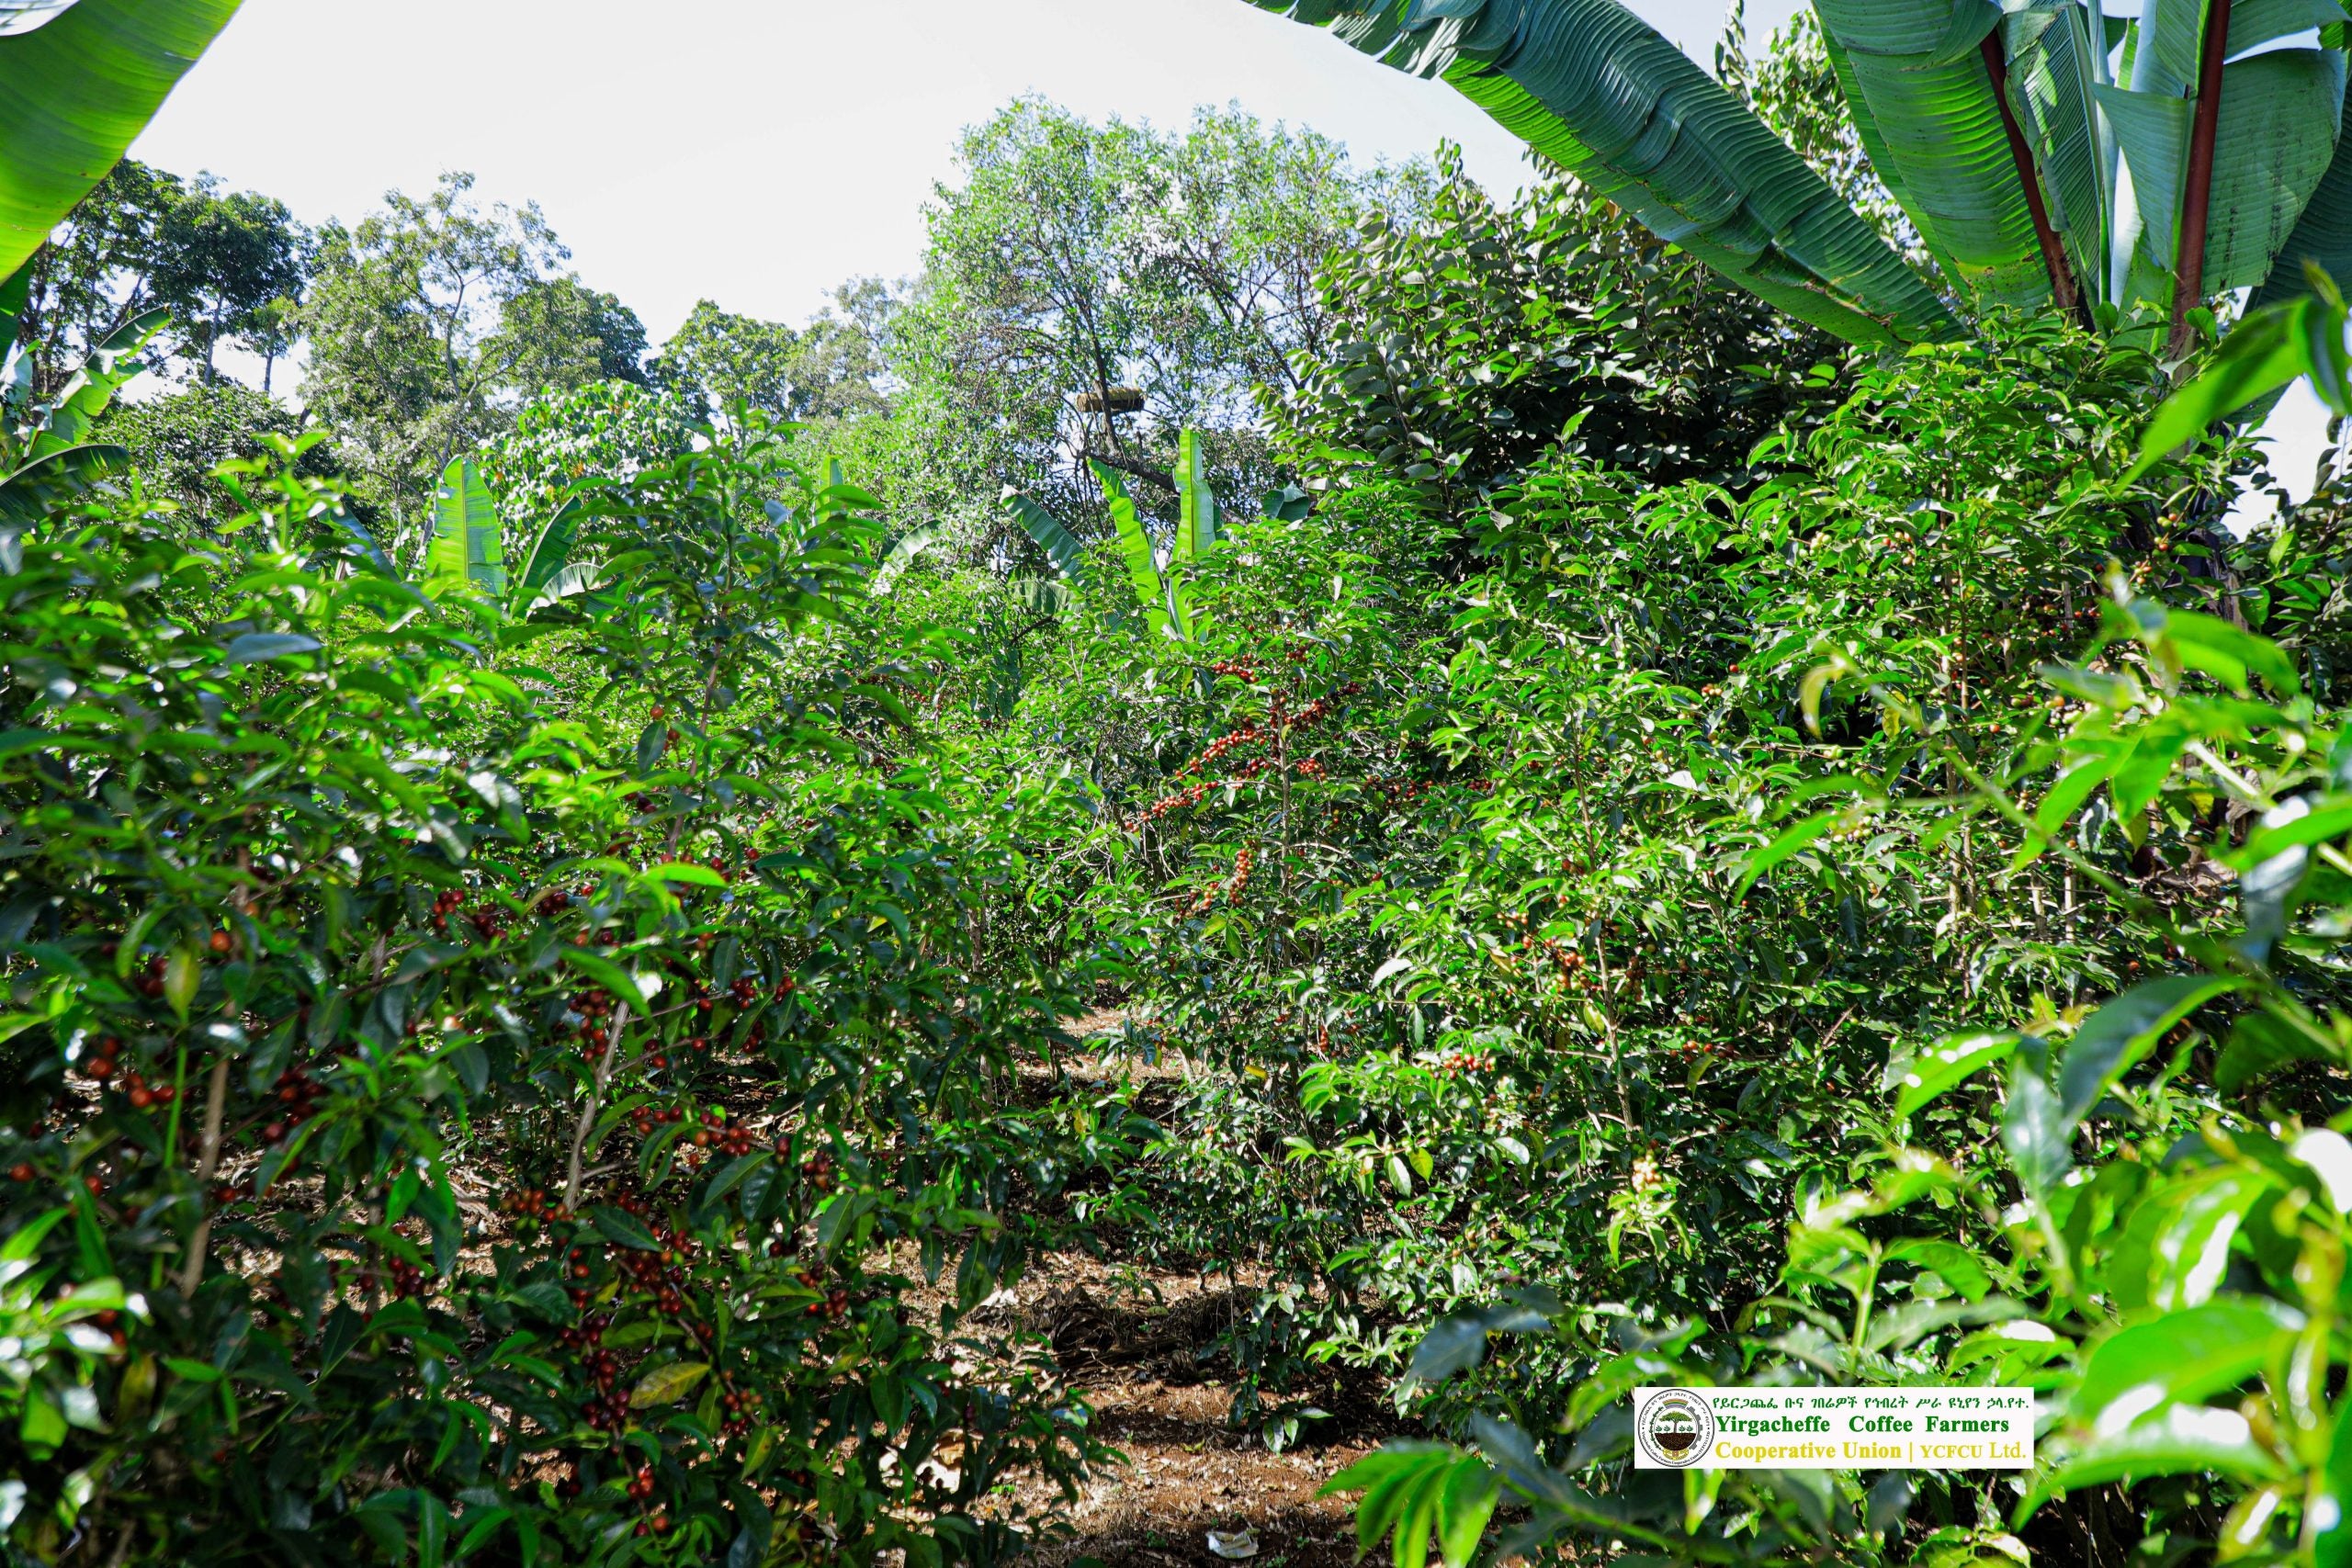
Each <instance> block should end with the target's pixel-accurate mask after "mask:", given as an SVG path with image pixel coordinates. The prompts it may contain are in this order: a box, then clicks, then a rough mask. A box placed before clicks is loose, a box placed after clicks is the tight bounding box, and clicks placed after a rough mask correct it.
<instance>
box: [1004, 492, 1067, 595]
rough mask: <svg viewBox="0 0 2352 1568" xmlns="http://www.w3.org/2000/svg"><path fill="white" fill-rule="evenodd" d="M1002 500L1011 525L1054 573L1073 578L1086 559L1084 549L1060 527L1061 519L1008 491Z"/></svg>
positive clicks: (1019, 493)
mask: <svg viewBox="0 0 2352 1568" xmlns="http://www.w3.org/2000/svg"><path fill="white" fill-rule="evenodd" d="M1001 499H1002V501H1003V503H1004V508H1005V510H1006V511H1008V512H1010V513H1012V518H1013V521H1014V522H1016V523H1018V524H1020V525H1021V528H1022V531H1023V533H1025V534H1027V535H1028V536H1029V537H1030V538H1031V539H1033V540H1035V542H1036V545H1037V547H1038V548H1039V549H1041V550H1043V551H1045V552H1046V559H1047V560H1049V561H1051V562H1053V563H1054V570H1056V571H1057V572H1059V573H1060V574H1061V575H1062V576H1064V577H1076V576H1077V575H1078V569H1079V563H1080V562H1081V561H1083V560H1084V559H1085V558H1086V547H1084V546H1082V545H1080V543H1079V542H1078V536H1076V535H1075V534H1072V533H1071V532H1070V531H1069V529H1068V528H1065V527H1064V526H1062V522H1061V519H1060V518H1058V517H1056V516H1055V515H1054V514H1053V513H1050V512H1048V511H1046V509H1045V508H1044V507H1042V506H1040V505H1038V504H1037V503H1036V502H1034V501H1032V500H1030V499H1029V498H1028V497H1027V496H1025V495H1023V494H1022V493H1021V492H1020V491H1017V490H1012V489H1010V488H1008V489H1007V490H1006V491H1005V492H1004V494H1003V496H1002V498H1001Z"/></svg>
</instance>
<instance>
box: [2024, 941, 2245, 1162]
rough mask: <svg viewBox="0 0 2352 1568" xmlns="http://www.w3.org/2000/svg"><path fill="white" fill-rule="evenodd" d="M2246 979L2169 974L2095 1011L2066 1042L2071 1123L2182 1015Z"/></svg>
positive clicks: (2066, 1102)
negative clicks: (2073, 1036)
mask: <svg viewBox="0 0 2352 1568" xmlns="http://www.w3.org/2000/svg"><path fill="white" fill-rule="evenodd" d="M2243 985H2244V982H2243V981H2240V980H2234V979H2228V978H2215V977H2214V976H2208V975H2170V976H2165V978H2163V979H2161V980H2150V981H2147V982H2146V983H2144V984H2143V985H2138V986H2134V987H2131V989H2130V990H2128V991H2126V992H2124V993H2123V994H2122V995H2121V996H2120V997H2118V998H2115V999H2114V1000H2113V1001H2111V1002H2109V1003H2108V1004H2107V1005H2106V1006H2105V1007H2103V1008H2101V1009H2099V1010H2098V1011H2097V1012H2095V1013H2093V1014H2091V1016H2090V1017H2089V1018H2087V1019H2086V1020H2085V1021H2084V1022H2083V1026H2082V1027H2081V1028H2080V1029H2078V1030H2076V1031H2075V1038H2074V1039H2073V1040H2072V1041H2071V1042H2070V1043H2068V1044H2067V1046H2066V1055H2065V1058H2064V1066H2062V1067H2061V1068H2060V1072H2059V1111H2060V1116H2061V1118H2062V1119H2063V1120H2064V1123H2065V1125H2066V1126H2067V1127H2068V1128H2069V1129H2071V1128H2072V1127H2073V1126H2074V1125H2075V1122H2080V1121H2081V1120H2082V1119H2083V1117H2084V1115H2085V1113H2086V1112H2087V1111H2089V1110H2090V1108H2091V1107H2092V1105H2094V1104H2095V1103H2097V1101H2098V1097H2099V1096H2100V1095H2101V1094H2104V1093H2105V1092H2106V1091H2107V1089H2108V1088H2109V1085H2111V1084H2113V1083H2114V1082H2115V1081H2116V1080H2117V1079H2118V1078H2120V1077H2122V1076H2123V1075H2124V1074H2125V1073H2127V1072H2130V1071H2131V1069H2132V1067H2134V1066H2137V1065H2138V1064H2139V1063H2140V1062H2141V1061H2142V1060H2143V1058H2145V1057H2146V1055H2148V1053H2149V1052H2151V1051H2153V1050H2154V1049H2155V1045H2156V1042H2157V1041H2159V1040H2161V1039H2163V1038H2164V1036H2165V1032H2166V1031H2168V1030H2170V1029H2171V1028H2172V1027H2173V1026H2174V1025H2175V1024H2177V1023H2178V1022H2180V1021H2181V1020H2183V1019H2185V1018H2187V1017H2188V1015H2189V1014H2191V1013H2193V1012H2195V1011H2196V1010H2198V1009H2199V1008H2201V1007H2203V1006H2204V1005H2205V1004H2206V1003H2207V1002H2210V1001H2211V1000H2212V999H2213V998H2215V997H2219V996H2225V995H2227V994H2228V993H2230V992H2231V991H2234V990H2237V989H2240V988H2241V987H2243Z"/></svg>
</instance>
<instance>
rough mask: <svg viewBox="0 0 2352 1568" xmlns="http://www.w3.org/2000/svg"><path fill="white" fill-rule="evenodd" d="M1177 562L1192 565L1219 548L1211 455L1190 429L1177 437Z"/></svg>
mask: <svg viewBox="0 0 2352 1568" xmlns="http://www.w3.org/2000/svg"><path fill="white" fill-rule="evenodd" d="M1176 496H1177V517H1176V550H1175V558H1176V559H1177V560H1180V561H1184V562H1191V561H1194V560H1197V559H1199V558H1201V557H1203V556H1205V555H1207V554H1208V553H1209V551H1210V550H1212V549H1214V548H1216V529H1217V509H1216V491H1214V490H1212V489H1210V488H1209V464H1208V454H1207V453H1206V452H1205V451H1204V449H1203V447H1202V444H1201V433H1200V432H1199V431H1197V430H1194V429H1193V428H1192V427H1191V426H1190V425H1187V426H1185V427H1184V429H1183V430H1182V432H1180V433H1179V434H1178V435H1177V437H1176Z"/></svg>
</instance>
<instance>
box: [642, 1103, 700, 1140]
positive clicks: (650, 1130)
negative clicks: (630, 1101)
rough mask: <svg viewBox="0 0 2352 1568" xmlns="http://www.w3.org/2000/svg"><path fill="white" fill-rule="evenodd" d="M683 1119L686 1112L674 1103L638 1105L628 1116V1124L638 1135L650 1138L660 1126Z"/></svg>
mask: <svg viewBox="0 0 2352 1568" xmlns="http://www.w3.org/2000/svg"><path fill="white" fill-rule="evenodd" d="M685 1119H686V1113H685V1112H684V1111H682V1110H680V1109H679V1108H678V1107H676V1106H674V1105H670V1106H658V1107H657V1106H651V1105H640V1106H639V1107H638V1108H637V1111H636V1112H635V1114H633V1115H631V1116H630V1117H629V1119H628V1124H629V1125H630V1126H631V1127H632V1128H634V1129H635V1130H636V1132H637V1135H638V1136H639V1137H640V1138H650V1137H651V1136H652V1135H653V1134H655V1133H656V1132H658V1131H660V1130H661V1129H662V1128H663V1127H667V1126H669V1125H671V1124H672V1123H673V1122H683V1121H684V1120H685Z"/></svg>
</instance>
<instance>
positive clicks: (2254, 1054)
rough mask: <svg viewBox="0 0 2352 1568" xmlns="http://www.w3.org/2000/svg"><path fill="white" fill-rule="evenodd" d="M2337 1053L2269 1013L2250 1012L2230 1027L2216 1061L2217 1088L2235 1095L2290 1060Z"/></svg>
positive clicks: (2318, 1059) (2323, 1059)
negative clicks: (2225, 1041) (2228, 1035)
mask: <svg viewBox="0 0 2352 1568" xmlns="http://www.w3.org/2000/svg"><path fill="white" fill-rule="evenodd" d="M2334 1060H2335V1055H2334V1054H2333V1053H2332V1052H2330V1051H2329V1050H2328V1049H2327V1047H2326V1046H2324V1045H2323V1044H2322V1043H2320V1042H2319V1041H2317V1040H2314V1039H2312V1037H2311V1035H2310V1034H2309V1033H2308V1032H2305V1031H2304V1030H2301V1029H2298V1028H2296V1027H2294V1026H2293V1025H2292V1024H2290V1023H2289V1022H2288V1021H2285V1020H2283V1019H2280V1018H2278V1017H2276V1016H2274V1015H2272V1014H2270V1013H2268V1012H2250V1013H2247V1014H2246V1015H2245V1017H2244V1018H2241V1019H2239V1020H2238V1021H2236V1022H2235V1023H2233V1024H2232V1025H2231V1026H2230V1037H2229V1040H2228V1042H2227V1043H2225V1044H2224V1045H2222V1055H2221V1059H2220V1060H2219V1061H2217V1062H2215V1063H2214V1064H2213V1087H2214V1088H2215V1089H2220V1090H2221V1091H2222V1093H2223V1094H2235V1093H2236V1092H2237V1091H2238V1090H2240V1089H2244V1088H2245V1086H2246V1085H2248V1084H2250V1083H2255V1082H2257V1081H2259V1080H2260V1079H2262V1078H2265V1077H2269V1076H2270V1075H2271V1074H2272V1073H2274V1072H2277V1071H2278V1069H2279V1068H2280V1067H2283V1066H2287V1065H2288V1064H2289V1063H2290V1062H2327V1061H2334Z"/></svg>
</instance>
